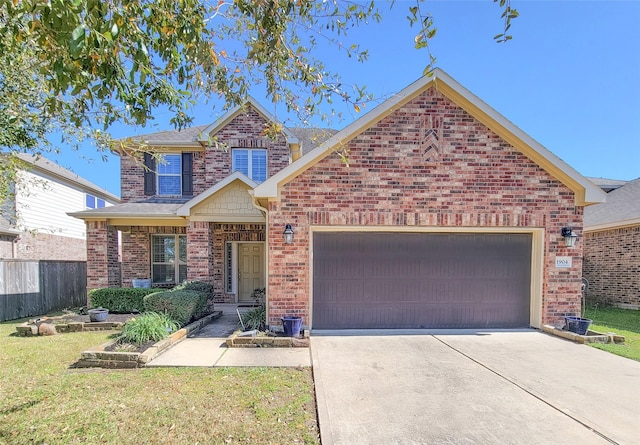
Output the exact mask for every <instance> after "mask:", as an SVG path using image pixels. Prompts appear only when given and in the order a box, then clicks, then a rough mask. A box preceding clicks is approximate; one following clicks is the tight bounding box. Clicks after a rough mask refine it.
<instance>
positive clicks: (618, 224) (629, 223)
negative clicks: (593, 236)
mask: <svg viewBox="0 0 640 445" xmlns="http://www.w3.org/2000/svg"><path fill="white" fill-rule="evenodd" d="M638 225H640V217H638V218H632V219H625V220H622V221H613V222H608V223H602V224H593V225H590V226H586V225H585V226H584V228H583V229H582V230H583V232H601V231H603V230H611V229H622V228H625V227H633V226H638Z"/></svg>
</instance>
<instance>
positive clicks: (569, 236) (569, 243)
mask: <svg viewBox="0 0 640 445" xmlns="http://www.w3.org/2000/svg"><path fill="white" fill-rule="evenodd" d="M562 237H563V238H564V245H565V247H569V248H573V246H575V245H576V240H577V239H578V235H576V232H574V231H573V227H563V228H562Z"/></svg>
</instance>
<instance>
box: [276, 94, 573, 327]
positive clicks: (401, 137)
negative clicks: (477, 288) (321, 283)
mask: <svg viewBox="0 0 640 445" xmlns="http://www.w3.org/2000/svg"><path fill="white" fill-rule="evenodd" d="M433 127H436V128H437V132H436V137H433V136H430V134H432V133H429V131H428V130H430V129H431V128H433ZM429 137H431V139H433V140H431V141H427V142H429V143H428V144H425V143H424V142H425V140H426V139H428V138H429ZM346 148H347V149H348V150H349V167H347V166H345V165H344V164H342V163H341V161H340V159H339V157H338V156H336V155H330V156H328V157H327V158H325V159H324V160H322V161H320V162H319V163H318V164H316V165H315V166H313V167H311V168H310V169H308V170H307V171H306V172H304V173H302V174H301V175H300V176H298V177H297V178H295V179H293V180H292V181H291V182H289V183H288V184H286V185H285V186H283V187H282V188H281V194H280V199H279V201H271V202H270V203H269V213H268V218H269V224H268V227H269V251H268V256H269V277H268V292H269V296H268V298H269V320H268V322H269V324H275V325H278V324H279V319H280V317H282V316H283V315H285V314H297V315H300V316H302V317H303V318H304V321H303V323H304V324H308V322H309V318H308V316H309V312H310V298H309V295H310V286H311V281H310V255H311V251H310V241H311V240H310V239H309V236H310V229H309V228H310V226H312V225H313V226H333V225H337V226H339V225H349V226H379V227H380V229H381V230H384V228H385V227H389V226H407V227H409V226H423V227H433V226H439V227H505V229H506V228H509V227H531V228H545V229H546V231H545V240H544V243H545V248H544V249H545V250H544V284H543V301H542V304H543V309H542V322H543V323H558V322H560V321H561V319H562V317H563V316H565V315H576V314H579V313H580V304H581V298H580V278H581V269H582V261H581V255H582V251H581V249H582V247H581V242H580V241H579V242H578V244H577V246H576V248H574V249H567V248H565V247H564V245H563V243H562V239H561V235H560V231H561V228H562V227H563V226H567V225H571V226H573V228H574V230H576V231H577V232H578V233H579V234H580V233H581V229H582V211H583V209H582V207H576V206H575V204H574V195H573V192H572V191H571V190H569V189H568V188H567V187H565V186H564V185H562V184H561V183H559V182H558V181H557V180H555V179H554V178H553V177H551V176H550V175H549V174H547V173H546V172H545V171H544V170H542V169H541V168H540V167H539V166H537V165H536V164H535V163H533V162H532V161H531V160H529V159H528V158H527V157H526V156H524V155H523V154H521V153H520V152H519V151H518V150H516V149H514V148H513V147H512V146H511V145H509V144H508V143H506V142H505V141H503V140H502V139H500V138H499V137H498V136H497V135H496V134H494V133H493V132H491V131H490V130H489V129H488V128H486V127H485V126H484V125H483V124H481V123H480V122H478V121H477V120H475V119H474V118H473V117H472V116H470V115H469V114H468V113H466V112H465V111H464V110H462V109H461V108H459V107H457V106H456V105H455V104H453V103H452V102H451V101H449V100H448V99H447V98H446V97H444V96H443V95H441V94H440V93H438V92H436V91H435V90H434V89H430V90H428V91H427V92H425V93H423V94H421V95H420V96H418V97H417V98H415V99H414V100H412V101H411V102H409V103H408V104H406V105H404V106H403V107H402V108H400V109H399V110H397V111H395V112H393V113H392V114H391V115H389V116H387V117H386V118H384V119H382V120H381V121H380V122H378V123H377V124H375V125H374V126H372V127H371V128H369V129H367V130H366V131H365V132H364V133H362V134H360V135H359V136H357V137H356V138H354V139H353V140H351V141H350V142H348V144H347V146H346ZM287 223H290V224H292V225H293V227H294V230H295V242H294V244H292V245H285V244H284V242H283V237H282V231H283V230H284V227H285V224H287ZM556 255H562V256H571V257H573V265H572V267H571V268H567V269H556V268H555V256H556Z"/></svg>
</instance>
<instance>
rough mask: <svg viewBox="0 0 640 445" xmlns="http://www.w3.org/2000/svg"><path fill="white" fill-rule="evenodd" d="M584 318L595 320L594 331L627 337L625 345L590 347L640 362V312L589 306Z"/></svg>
mask: <svg viewBox="0 0 640 445" xmlns="http://www.w3.org/2000/svg"><path fill="white" fill-rule="evenodd" d="M584 317H585V318H590V319H591V320H593V324H592V325H591V329H592V330H594V331H598V332H615V333H616V334H620V335H624V336H625V343H624V344H608V343H607V344H603V343H590V344H589V345H590V346H593V347H594V348H598V349H602V350H604V351H608V352H611V353H612V354H616V355H620V356H622V357H627V358H630V359H632V360H636V361H639V362H640V311H635V310H630V309H620V308H615V307H598V306H587V308H586V309H585V311H584Z"/></svg>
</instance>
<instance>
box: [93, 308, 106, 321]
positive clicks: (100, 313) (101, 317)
mask: <svg viewBox="0 0 640 445" xmlns="http://www.w3.org/2000/svg"><path fill="white" fill-rule="evenodd" d="M108 314H109V309H103V308H101V307H99V308H98V309H89V320H91V321H106V320H107V315H108Z"/></svg>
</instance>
